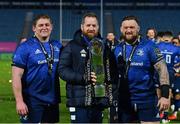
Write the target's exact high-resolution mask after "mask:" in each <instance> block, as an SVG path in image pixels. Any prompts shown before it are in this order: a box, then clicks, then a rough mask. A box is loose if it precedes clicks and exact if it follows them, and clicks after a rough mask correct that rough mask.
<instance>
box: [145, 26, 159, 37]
mask: <svg viewBox="0 0 180 124" xmlns="http://www.w3.org/2000/svg"><path fill="white" fill-rule="evenodd" d="M149 30H153V31H154V35H155V38H156V36H157V31H156V29H155V28H148V29H147V31H146V36H147V34H148V31H149Z"/></svg>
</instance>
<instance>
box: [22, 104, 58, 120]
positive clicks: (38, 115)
mask: <svg viewBox="0 0 180 124" xmlns="http://www.w3.org/2000/svg"><path fill="white" fill-rule="evenodd" d="M28 110H29V113H28V115H26V116H20V122H21V123H57V122H59V104H55V105H42V104H41V105H40V104H39V105H33V106H29V105H28Z"/></svg>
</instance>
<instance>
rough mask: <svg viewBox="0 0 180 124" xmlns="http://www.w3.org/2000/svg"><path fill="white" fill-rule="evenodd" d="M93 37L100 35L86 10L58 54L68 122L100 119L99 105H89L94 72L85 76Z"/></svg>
mask: <svg viewBox="0 0 180 124" xmlns="http://www.w3.org/2000/svg"><path fill="white" fill-rule="evenodd" d="M95 37H96V38H101V37H100V35H99V24H98V19H97V16H96V15H95V14H94V13H86V14H85V15H84V16H83V17H82V22H81V29H80V30H78V31H76V32H75V34H74V38H73V40H71V41H70V42H69V43H68V44H67V46H66V47H65V48H64V49H63V50H62V54H61V56H60V65H59V72H60V77H61V78H62V79H63V80H65V81H66V95H67V106H68V108H69V111H70V116H71V122H72V123H93V122H95V123H101V122H102V109H103V108H102V107H101V105H98V106H96V105H95V104H93V103H92V96H91V95H92V94H91V93H92V92H93V91H92V90H93V88H92V87H91V86H93V85H95V84H96V74H95V73H94V72H92V71H91V72H90V73H91V74H90V76H89V77H87V76H86V74H87V73H88V72H89V70H88V68H90V66H91V65H89V64H88V63H89V61H90V60H89V54H88V53H89V47H90V45H91V44H90V41H91V40H92V39H93V38H95ZM89 86H90V87H89ZM89 88H90V89H89ZM93 100H94V99H93ZM91 103H92V104H91Z"/></svg>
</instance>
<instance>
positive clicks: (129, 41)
mask: <svg viewBox="0 0 180 124" xmlns="http://www.w3.org/2000/svg"><path fill="white" fill-rule="evenodd" d="M122 38H123V39H124V41H125V42H128V43H130V44H132V43H134V42H135V41H136V40H137V39H138V35H134V36H132V37H127V36H126V35H122Z"/></svg>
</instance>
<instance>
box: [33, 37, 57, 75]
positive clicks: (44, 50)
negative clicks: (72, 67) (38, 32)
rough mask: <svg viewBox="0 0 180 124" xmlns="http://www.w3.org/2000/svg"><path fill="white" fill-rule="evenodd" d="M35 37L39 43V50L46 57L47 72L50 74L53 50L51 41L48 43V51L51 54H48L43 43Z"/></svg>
mask: <svg viewBox="0 0 180 124" xmlns="http://www.w3.org/2000/svg"><path fill="white" fill-rule="evenodd" d="M35 38H36V39H37V41H38V42H39V45H40V47H41V50H42V52H43V54H44V56H45V57H46V61H47V64H48V73H49V74H50V75H51V74H52V68H53V63H54V50H53V46H52V44H51V43H49V46H50V52H51V55H50V56H49V55H48V52H47V51H46V49H45V47H44V45H43V43H42V42H40V41H39V39H38V38H37V37H35Z"/></svg>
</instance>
